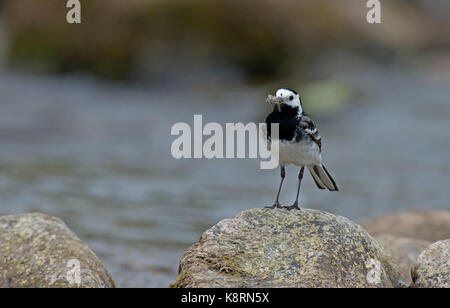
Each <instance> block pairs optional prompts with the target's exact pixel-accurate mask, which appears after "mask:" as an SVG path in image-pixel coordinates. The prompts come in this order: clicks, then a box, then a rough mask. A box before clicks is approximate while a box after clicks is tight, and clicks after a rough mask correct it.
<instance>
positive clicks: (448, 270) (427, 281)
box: [411, 239, 450, 288]
mask: <svg viewBox="0 0 450 308" xmlns="http://www.w3.org/2000/svg"><path fill="white" fill-rule="evenodd" d="M411 275H412V280H413V284H412V285H411V286H412V287H414V288H450V239H449V240H443V241H439V242H436V243H433V244H431V246H430V247H428V248H427V249H426V250H424V251H423V252H422V253H421V254H420V255H419V257H418V258H417V261H416V263H415V264H414V266H413V268H412V270H411Z"/></svg>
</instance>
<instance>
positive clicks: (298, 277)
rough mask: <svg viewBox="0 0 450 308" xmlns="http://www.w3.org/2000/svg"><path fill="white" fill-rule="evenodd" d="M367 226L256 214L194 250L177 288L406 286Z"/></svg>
mask: <svg viewBox="0 0 450 308" xmlns="http://www.w3.org/2000/svg"><path fill="white" fill-rule="evenodd" d="M404 286H405V283H404V281H403V280H402V277H401V274H400V272H399V270H398V268H397V267H396V266H395V265H394V264H393V262H392V261H391V259H390V258H389V256H388V255H387V253H386V252H385V250H384V249H383V247H382V246H381V245H380V244H379V243H378V242H377V241H376V240H374V239H373V238H372V237H371V236H370V235H369V234H368V233H367V232H366V231H365V230H364V229H363V228H362V227H361V226H359V225H357V224H355V223H353V222H351V221H350V220H348V219H346V218H344V217H340V216H335V215H333V214H330V213H326V212H321V211H316V210H309V209H302V210H300V211H287V210H284V209H281V210H279V209H277V210H271V209H252V210H247V211H244V212H242V213H240V214H238V215H237V216H235V217H233V218H230V219H225V220H222V221H220V222H219V223H218V224H216V225H215V226H213V227H212V228H211V229H209V230H207V231H206V232H205V233H204V234H203V235H202V236H201V238H200V241H199V242H198V243H196V244H194V245H193V246H191V247H190V248H189V249H188V250H187V251H186V253H185V254H184V256H183V258H182V259H181V262H180V267H179V276H178V278H177V280H176V282H175V283H173V284H172V285H171V287H404Z"/></svg>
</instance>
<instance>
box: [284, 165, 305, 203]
mask: <svg viewBox="0 0 450 308" xmlns="http://www.w3.org/2000/svg"><path fill="white" fill-rule="evenodd" d="M304 171H305V166H303V167H302V168H301V169H300V172H299V173H298V187H297V198H295V202H294V204H292V205H291V206H288V207H287V209H288V210H293V209H296V210H299V209H300V208H299V207H298V195H299V194H300V185H301V184H302V179H303V172H304Z"/></svg>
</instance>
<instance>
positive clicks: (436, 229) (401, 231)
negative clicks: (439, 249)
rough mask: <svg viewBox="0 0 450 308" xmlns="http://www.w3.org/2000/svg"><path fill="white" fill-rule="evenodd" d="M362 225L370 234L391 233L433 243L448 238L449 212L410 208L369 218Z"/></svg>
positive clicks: (449, 232)
mask: <svg viewBox="0 0 450 308" xmlns="http://www.w3.org/2000/svg"><path fill="white" fill-rule="evenodd" d="M362 226H363V227H364V228H365V229H366V230H367V231H369V233H370V234H371V235H380V234H391V235H395V236H399V237H408V238H416V239H421V240H426V241H430V242H432V243H433V242H436V241H439V240H445V239H448V238H450V212H449V211H441V210H412V211H407V212H400V213H395V214H391V215H386V216H380V217H376V218H373V219H369V220H367V221H365V222H363V223H362Z"/></svg>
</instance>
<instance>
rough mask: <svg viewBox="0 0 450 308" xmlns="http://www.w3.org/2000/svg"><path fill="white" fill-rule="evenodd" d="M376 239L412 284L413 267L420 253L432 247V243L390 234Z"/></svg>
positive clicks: (406, 279)
mask: <svg viewBox="0 0 450 308" xmlns="http://www.w3.org/2000/svg"><path fill="white" fill-rule="evenodd" d="M375 239H376V240H377V241H378V242H380V244H382V245H383V246H384V248H386V250H387V252H388V253H389V254H390V255H391V257H392V261H393V262H394V263H395V264H396V265H398V267H399V268H400V271H401V273H402V276H403V278H404V280H405V281H406V282H407V283H408V284H410V283H411V282H412V280H411V267H412V266H413V264H414V262H415V261H416V259H417V257H418V256H419V255H420V253H421V252H422V251H423V250H425V248H427V247H428V246H430V244H431V243H430V242H428V241H424V240H418V239H412V238H406V237H397V236H393V235H389V234H382V235H378V236H375Z"/></svg>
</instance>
